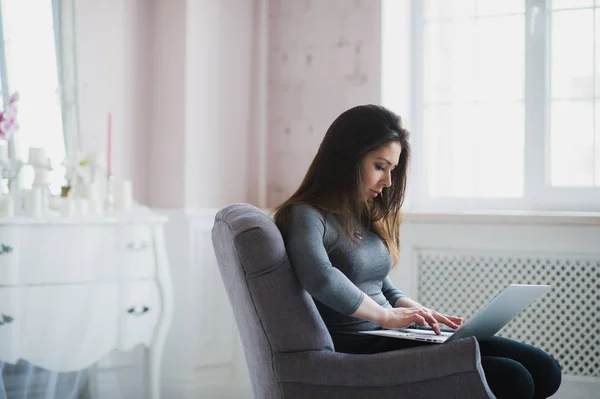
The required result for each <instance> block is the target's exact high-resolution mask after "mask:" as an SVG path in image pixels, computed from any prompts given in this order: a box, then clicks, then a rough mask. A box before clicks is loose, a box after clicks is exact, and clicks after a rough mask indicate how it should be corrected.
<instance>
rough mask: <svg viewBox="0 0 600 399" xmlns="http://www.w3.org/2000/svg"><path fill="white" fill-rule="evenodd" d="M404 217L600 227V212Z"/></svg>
mask: <svg viewBox="0 0 600 399" xmlns="http://www.w3.org/2000/svg"><path fill="white" fill-rule="evenodd" d="M402 216H403V221H404V222H414V223H493V224H529V225H532V224H545V225H575V226H600V212H559V211H554V212H551V211H473V212H405V213H403V214H402Z"/></svg>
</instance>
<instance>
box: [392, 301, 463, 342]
mask: <svg viewBox="0 0 600 399" xmlns="http://www.w3.org/2000/svg"><path fill="white" fill-rule="evenodd" d="M394 307H395V308H409V309H410V308H418V309H422V310H424V311H425V312H427V313H428V314H430V315H431V316H433V318H434V319H435V320H436V322H437V323H442V324H445V325H447V326H448V327H450V328H454V329H457V328H458V327H460V326H461V325H462V323H463V319H462V317H457V316H449V315H446V314H442V313H439V312H437V311H435V310H433V309H429V308H426V307H425V306H423V305H421V304H420V303H418V302H415V301H413V300H412V299H410V298H409V297H407V296H404V297H402V298H400V299H398V300H397V301H396V303H395V304H394ZM416 324H419V323H416ZM419 325H420V326H423V325H424V324H419ZM432 328H433V326H432ZM433 330H434V331H436V329H435V328H434V329H433ZM436 334H437V332H436Z"/></svg>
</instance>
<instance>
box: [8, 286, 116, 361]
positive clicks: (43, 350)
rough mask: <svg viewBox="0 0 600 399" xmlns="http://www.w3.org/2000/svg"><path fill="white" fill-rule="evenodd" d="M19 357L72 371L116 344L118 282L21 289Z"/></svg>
mask: <svg viewBox="0 0 600 399" xmlns="http://www.w3.org/2000/svg"><path fill="white" fill-rule="evenodd" d="M20 290H21V301H20V302H21V307H20V312H19V314H18V315H19V316H20V319H21V345H20V353H21V357H22V358H23V359H25V360H27V361H29V362H31V363H33V364H34V365H36V366H40V367H43V368H46V369H49V370H54V371H60V372H69V371H75V370H81V369H84V368H87V367H89V366H90V365H92V364H93V363H95V362H97V361H99V360H100V359H102V358H103V357H104V356H106V355H107V354H108V353H110V351H111V350H112V349H114V348H115V347H116V342H117V336H118V333H117V331H118V329H117V327H118V325H117V319H118V316H117V307H118V302H119V301H118V299H119V298H118V292H119V291H118V283H116V282H115V283H102V284H74V285H56V286H38V287H22V288H20Z"/></svg>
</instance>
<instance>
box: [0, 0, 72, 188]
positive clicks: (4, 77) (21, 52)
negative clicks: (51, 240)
mask: <svg viewBox="0 0 600 399" xmlns="http://www.w3.org/2000/svg"><path fill="white" fill-rule="evenodd" d="M63 3H69V2H68V1H67V2H62V1H58V0H26V1H24V0H1V1H0V12H1V20H0V22H1V25H0V27H1V34H2V41H1V43H2V47H1V49H0V55H1V57H0V78H1V79H0V81H1V84H2V93H1V94H2V100H3V104H6V103H7V101H8V98H9V96H10V95H11V94H12V93H13V92H15V91H18V92H19V98H20V99H19V103H18V121H19V125H20V129H19V131H18V132H17V133H16V134H15V136H13V137H14V139H13V140H12V142H11V148H12V150H13V151H14V152H16V155H17V158H18V159H21V160H23V161H27V158H28V151H29V147H42V148H44V149H45V150H46V154H47V155H48V157H49V158H50V161H51V165H52V167H53V168H54V169H56V170H59V169H61V168H60V167H61V164H62V163H63V161H64V160H65V134H64V129H63V125H64V123H63V121H64V119H63V104H64V103H65V101H64V100H65V99H63V98H62V96H61V94H62V93H61V86H62V85H61V81H62V80H63V75H62V73H63V71H62V69H61V67H60V65H61V62H59V61H60V60H62V59H61V57H60V55H61V49H62V46H61V44H62V43H61V40H62V35H61V29H60V28H61V22H62V20H63V19H62V9H63V7H64V4H63ZM65 58H66V57H65ZM22 174H23V176H22V179H21V182H22V183H23V182H24V185H25V186H27V185H28V184H30V180H32V178H33V176H32V171H31V170H27V169H26V168H25V169H23V170H22ZM53 177H54V180H56V181H53V183H55V184H54V186H57V185H58V186H59V185H60V184H61V183H62V180H63V178H64V174H62V175H61V174H60V173H54V174H53Z"/></svg>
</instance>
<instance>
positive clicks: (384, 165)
mask: <svg viewBox="0 0 600 399" xmlns="http://www.w3.org/2000/svg"><path fill="white" fill-rule="evenodd" d="M401 152H402V146H401V145H400V143H398V142H396V141H391V142H389V143H388V144H385V145H383V146H381V147H379V148H378V149H376V150H373V151H371V152H369V153H367V155H366V156H365V157H364V158H363V161H362V164H361V169H360V171H361V175H362V182H363V191H364V193H365V197H366V198H376V197H377V196H379V195H381V191H382V190H383V188H384V187H390V186H391V185H392V170H394V168H395V167H396V166H398V162H399V161H400V153H401Z"/></svg>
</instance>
